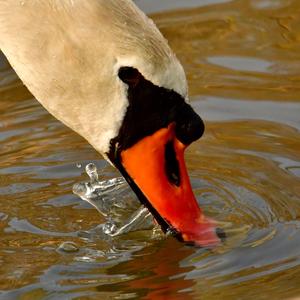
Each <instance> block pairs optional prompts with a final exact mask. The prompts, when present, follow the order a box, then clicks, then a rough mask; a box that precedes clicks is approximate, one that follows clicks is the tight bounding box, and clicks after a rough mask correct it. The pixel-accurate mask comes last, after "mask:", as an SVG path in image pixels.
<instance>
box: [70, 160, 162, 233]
mask: <svg viewBox="0 0 300 300" xmlns="http://www.w3.org/2000/svg"><path fill="white" fill-rule="evenodd" d="M85 171H86V173H87V175H88V176H89V178H90V180H89V181H88V182H81V183H76V184H74V186H73V193H74V194H76V195H78V196H79V197H80V198H81V199H82V200H84V201H87V202H89V203H90V204H91V205H93V206H94V207H95V208H96V209H97V210H98V211H99V212H100V214H101V215H102V216H104V217H105V219H106V222H105V223H104V224H101V225H100V226H99V227H98V229H99V228H100V230H101V231H102V233H104V234H106V235H108V236H118V235H121V234H125V233H128V232H130V231H136V230H144V229H154V222H153V217H152V215H151V213H150V212H149V211H148V209H147V208H145V207H144V206H142V205H141V204H140V203H139V202H138V200H137V199H136V198H135V197H134V196H133V194H132V192H131V190H130V189H129V188H128V186H127V183H126V181H125V179H124V178H122V177H117V178H112V179H108V180H103V181H99V175H98V171H97V167H96V165H95V164H93V163H89V164H88V165H86V167H85ZM156 229H157V228H155V230H156Z"/></svg>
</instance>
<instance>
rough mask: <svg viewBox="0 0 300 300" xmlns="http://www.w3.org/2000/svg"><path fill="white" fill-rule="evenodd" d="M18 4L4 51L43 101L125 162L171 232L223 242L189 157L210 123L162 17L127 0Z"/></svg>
mask: <svg viewBox="0 0 300 300" xmlns="http://www.w3.org/2000/svg"><path fill="white" fill-rule="evenodd" d="M8 3H9V4H8ZM18 3H19V2H18V1H15V2H14V3H13V2H11V1H3V2H0V6H1V7H0V9H1V11H2V13H1V14H0V25H1V26H0V44H1V50H2V51H3V52H4V54H5V55H6V56H7V58H8V59H9V61H10V63H11V64H12V66H13V67H14V69H15V70H16V72H17V73H18V75H19V77H20V78H21V79H22V80H23V82H24V83H25V85H26V86H27V87H28V88H29V90H30V91H31V92H32V93H33V95H34V96H35V97H36V98H37V100H38V101H40V102H41V104H42V105H43V106H44V107H45V108H46V109H47V110H48V111H49V112H50V113H52V114H53V115H54V116H55V117H56V118H57V119H59V120H61V121H62V122H63V123H65V124H66V125H67V126H69V127H70V128H72V129H73V130H75V131H76V132H77V133H79V134H80V135H81V136H83V137H84V138H85V139H86V140H87V141H88V142H89V143H90V144H91V145H92V146H93V147H94V148H95V149H96V150H98V151H99V152H100V153H101V154H103V156H104V157H105V158H106V159H107V160H108V161H110V163H112V164H113V165H114V166H115V167H116V168H118V169H119V171H120V172H121V174H122V175H123V176H124V177H125V178H126V180H127V181H128V183H129V185H130V186H131V188H132V189H133V190H134V192H135V193H136V194H137V197H138V198H139V200H140V201H141V203H142V204H143V205H145V206H146V207H147V208H148V209H149V210H150V212H151V213H152V214H153V216H154V217H155V219H156V221H157V222H158V223H159V224H160V225H161V227H162V230H163V231H164V232H167V233H170V234H172V235H174V236H176V237H177V238H178V239H180V240H182V241H185V242H187V243H195V244H197V245H205V246H207V245H212V244H216V243H217V242H218V241H219V239H218V237H217V234H216V232H215V226H214V224H213V222H212V221H211V220H210V219H208V218H206V217H205V216H204V215H203V213H202V211H201V209H200V207H199V205H198V203H197V201H196V199H195V196H194V194H193V192H192V188H191V184H190V180H189V177H188V174H187V170H186V167H185V163H184V150H185V148H186V147H187V146H188V145H189V144H190V143H192V142H193V141H195V140H197V139H198V138H200V137H201V136H202V134H203V131H204V125H203V122H202V120H201V118H200V117H199V116H198V115H197V114H196V113H195V112H194V110H193V109H192V108H191V106H190V105H189V104H188V102H187V100H188V96H187V95H188V89H187V81H186V76H185V73H184V70H183V68H182V66H181V64H180V63H179V61H178V59H177V58H176V56H175V54H174V53H173V52H172V50H171V49H170V47H169V46H168V43H167V41H166V40H165V39H164V37H163V36H162V35H161V33H160V32H159V30H158V29H157V27H156V26H155V25H154V23H153V22H152V21H151V20H150V19H149V18H147V17H146V16H145V15H144V14H143V13H142V12H141V11H140V10H139V9H138V8H137V7H136V6H135V5H134V4H133V3H132V2H131V1H128V0H110V1H107V0H88V1H79V0H72V1H71V0H68V1H58V0H48V1H26V0H25V1H22V5H19V4H18ZM36 11H39V14H35V13H34V12H36ZM33 15H34V17H33ZM7 16H9V17H7ZM16 33H17V34H16Z"/></svg>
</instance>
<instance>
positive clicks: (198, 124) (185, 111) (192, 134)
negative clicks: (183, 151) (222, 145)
mask: <svg viewBox="0 0 300 300" xmlns="http://www.w3.org/2000/svg"><path fill="white" fill-rule="evenodd" d="M203 133H204V123H203V121H202V119H201V118H200V116H199V115H198V114H196V113H195V111H194V110H193V109H192V107H191V106H190V105H188V104H186V103H185V104H184V105H183V106H182V107H181V108H180V111H178V113H177V116H176V137H177V138H178V139H179V140H180V141H181V142H182V143H183V144H185V145H189V144H191V143H192V142H194V141H196V140H198V139H199V138H201V136H202V135H203Z"/></svg>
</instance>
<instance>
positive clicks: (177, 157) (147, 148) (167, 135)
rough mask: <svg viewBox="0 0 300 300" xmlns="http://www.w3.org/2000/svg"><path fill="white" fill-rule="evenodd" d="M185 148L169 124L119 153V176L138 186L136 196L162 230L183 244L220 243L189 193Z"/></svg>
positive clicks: (203, 244) (190, 192)
mask: <svg viewBox="0 0 300 300" xmlns="http://www.w3.org/2000/svg"><path fill="white" fill-rule="evenodd" d="M185 148H186V145H184V144H182V143H181V142H180V141H179V140H178V139H177V138H176V136H175V125H174V124H170V125H169V126H168V127H167V128H162V129H159V130H158V131H156V132H155V133H154V134H152V135H151V136H147V137H144V138H143V139H142V140H140V141H139V142H137V143H136V144H135V145H133V146H132V147H131V148H129V149H126V150H124V151H122V152H121V153H120V158H121V164H122V166H123V168H124V170H123V173H124V171H125V172H126V173H127V174H128V176H127V180H128V177H129V178H130V179H129V180H128V182H129V184H131V186H133V185H134V186H137V187H138V190H139V191H138V193H137V194H138V197H139V198H140V200H141V198H143V199H144V200H141V201H142V202H143V204H144V205H145V206H147V207H148V209H149V210H150V212H151V213H152V214H153V215H154V217H155V219H156V220H157V222H158V223H159V224H160V225H161V227H162V230H163V231H165V232H170V233H173V234H174V235H176V236H177V238H179V239H180V240H183V241H185V242H187V243H193V244H196V245H198V246H204V247H206V246H213V245H216V244H218V243H219V242H220V240H219V238H218V236H217V234H216V228H215V224H214V222H213V221H212V220H210V219H209V218H207V217H205V216H204V215H203V213H202V211H201V209H200V207H199V205H198V203H197V201H196V198H195V196H194V194H193V191H192V188H191V184H190V180H189V176H188V173H187V170H186V166H185V162H184V150H185ZM123 175H124V174H123ZM131 180H132V181H133V182H134V183H133V182H132V181H131ZM134 190H135V191H136V189H134ZM144 202H145V203H144Z"/></svg>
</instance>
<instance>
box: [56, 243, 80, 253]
mask: <svg viewBox="0 0 300 300" xmlns="http://www.w3.org/2000/svg"><path fill="white" fill-rule="evenodd" d="M58 250H59V251H63V252H67V253H73V252H77V251H79V248H78V246H77V245H76V244H75V243H74V242H69V241H68V242H63V243H62V244H60V245H59V247H58Z"/></svg>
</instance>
